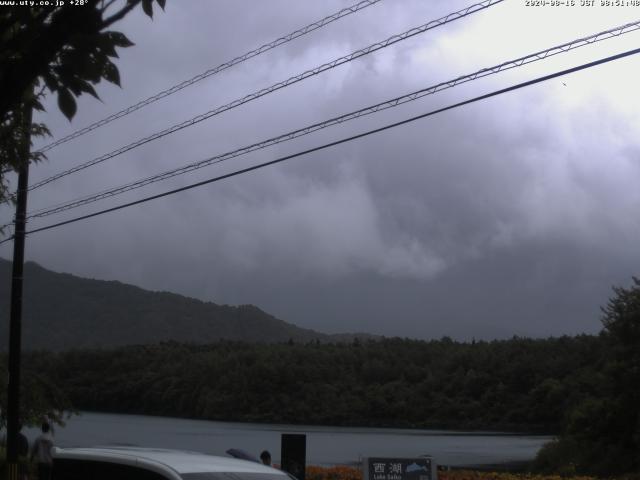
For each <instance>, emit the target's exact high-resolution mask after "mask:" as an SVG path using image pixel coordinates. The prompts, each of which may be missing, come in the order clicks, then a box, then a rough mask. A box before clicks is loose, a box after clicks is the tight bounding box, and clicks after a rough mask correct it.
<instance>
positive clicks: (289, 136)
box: [26, 20, 640, 219]
mask: <svg viewBox="0 0 640 480" xmlns="http://www.w3.org/2000/svg"><path fill="white" fill-rule="evenodd" d="M639 29H640V20H637V21H635V22H631V23H627V24H624V25H621V26H618V27H615V28H611V29H609V30H605V31H602V32H599V33H595V34H593V35H589V36H587V37H582V38H578V39H576V40H572V41H570V42H566V43H563V44H561V45H557V46H554V47H551V48H547V49H545V50H541V51H538V52H535V53H531V54H529V55H526V56H523V57H519V58H517V59H515V60H509V61H506V62H503V63H500V64H498V65H494V66H492V67H488V68H483V69H481V70H478V71H475V72H473V73H470V74H467V75H462V76H459V77H456V78H454V79H453V80H448V81H445V82H441V83H438V84H436V85H433V86H430V87H427V88H423V89H421V90H417V91H414V92H412V93H408V94H405V95H402V96H400V97H396V98H393V99H391V100H386V101H384V102H380V103H377V104H375V105H371V106H368V107H365V108H362V109H359V110H356V111H353V112H350V113H347V114H344V115H340V116H338V117H333V118H330V119H328V120H325V121H323V122H319V123H315V124H313V125H309V126H306V127H303V128H300V129H297V130H294V131H291V132H288V133H284V134H281V135H278V136H276V137H272V138H269V139H267V140H263V141H261V142H257V143H253V144H251V145H248V146H244V147H241V148H238V149H236V150H232V151H230V152H226V153H223V154H220V155H215V156H212V157H209V158H206V159H204V160H200V161H198V162H194V163H190V164H188V165H184V166H182V167H178V168H174V169H172V170H168V171H166V172H163V173H159V174H156V175H153V176H150V177H146V178H143V179H140V180H137V181H135V182H130V183H127V184H125V185H120V186H118V187H114V188H111V189H108V190H104V191H102V192H98V193H95V194H92V195H87V196H84V197H81V198H78V199H74V200H71V201H67V202H64V203H61V204H58V205H55V206H52V207H45V208H42V209H39V210H36V211H33V212H29V213H28V214H27V217H26V218H27V219H31V218H42V217H46V216H49V215H53V214H56V213H60V212H63V211H66V210H70V209H72V208H77V207H80V206H82V205H86V204H89V203H93V202H96V201H99V200H102V199H105V198H111V197H114V196H116V195H119V194H122V193H125V192H128V191H131V190H134V189H137V188H141V187H144V186H146V185H150V184H152V183H156V182H159V181H162V180H166V179H169V178H172V177H175V176H177V175H182V174H185V173H188V172H191V171H194V170H197V169H200V168H204V167H207V166H210V165H213V164H217V163H221V162H223V161H226V160H229V159H232V158H236V157H239V156H242V155H246V154H248V153H250V152H254V151H256V150H261V149H263V148H267V147H269V146H272V145H276V144H279V143H282V142H286V141H289V140H293V139H295V138H299V137H302V136H304V135H308V134H310V133H313V132H316V131H318V130H321V129H324V128H327V127H330V126H333V125H338V124H342V123H345V122H347V121H350V120H354V119H357V118H360V117H363V116H365V115H370V114H373V113H377V112H380V111H383V110H386V109H389V108H394V107H397V106H398V105H402V104H405V103H408V102H411V101H414V100H417V99H419V98H422V97H424V96H427V95H432V94H435V93H437V92H439V91H442V90H445V89H448V88H453V87H455V86H456V85H460V84H462V83H466V82H470V81H472V80H476V79H478V78H483V77H486V76H488V75H493V74H496V73H499V72H502V71H505V70H509V69H512V68H516V67H520V66H523V65H527V64H529V63H533V62H536V61H540V60H544V59H546V58H549V57H551V56H554V55H557V54H560V53H565V52H568V51H570V50H573V49H576V48H579V47H583V46H585V45H591V44H593V43H596V42H600V41H602V40H606V39H609V38H614V37H618V36H620V35H623V34H625V33H629V32H633V31H637V30H639Z"/></svg>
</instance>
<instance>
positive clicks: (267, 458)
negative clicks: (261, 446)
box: [260, 450, 271, 466]
mask: <svg viewBox="0 0 640 480" xmlns="http://www.w3.org/2000/svg"><path fill="white" fill-rule="evenodd" d="M260 460H261V461H262V463H263V464H264V465H268V466H271V454H270V453H269V450H263V451H262V453H261V454H260Z"/></svg>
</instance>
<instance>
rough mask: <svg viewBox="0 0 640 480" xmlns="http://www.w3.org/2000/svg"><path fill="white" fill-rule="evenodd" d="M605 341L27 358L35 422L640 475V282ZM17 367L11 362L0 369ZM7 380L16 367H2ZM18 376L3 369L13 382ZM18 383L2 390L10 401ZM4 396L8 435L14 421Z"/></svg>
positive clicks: (222, 346)
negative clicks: (506, 434)
mask: <svg viewBox="0 0 640 480" xmlns="http://www.w3.org/2000/svg"><path fill="white" fill-rule="evenodd" d="M614 291H615V296H614V297H613V298H612V299H611V300H610V301H609V303H608V304H607V305H606V307H605V308H604V309H603V319H602V321H603V327H604V328H603V330H602V332H601V333H600V334H599V335H578V336H574V337H569V336H564V337H560V338H547V339H528V338H518V337H514V338H512V339H510V340H501V341H497V340H496V341H490V342H486V341H478V342H476V341H472V342H466V343H461V342H456V341H453V340H451V339H450V338H446V337H445V338H442V339H440V340H432V341H419V340H409V339H400V338H391V339H381V340H376V341H373V340H369V341H360V340H358V339H356V340H354V341H353V342H351V343H337V344H322V343H320V342H319V341H311V342H306V343H299V342H298V343H296V342H294V341H293V340H291V341H289V342H285V343H279V344H251V343H243V342H231V341H221V342H217V343H214V344H208V345H196V344H186V343H178V342H164V343H160V344H155V345H139V346H128V347H120V348H115V349H108V350H74V351H66V352H58V353H55V352H46V351H39V352H31V353H28V354H26V355H25V357H24V361H23V363H24V372H23V378H24V379H25V381H24V382H23V383H24V389H23V417H24V418H23V420H25V422H26V423H30V422H31V423H33V422H35V421H38V420H39V419H38V418H37V417H38V416H39V415H40V416H41V415H42V414H43V413H47V414H48V415H50V416H52V417H53V418H54V420H55V419H57V420H61V419H62V413H63V412H64V411H67V410H70V409H73V408H75V409H78V410H88V411H101V412H114V413H131V414H147V415H163V416H176V417H190V418H200V419H208V420H222V421H239V422H268V423H292V424H320V425H335V426H376V427H381V426H388V427H392V426H393V427H409V428H447V429H465V430H468V429H470V430H473V429H482V430H502V431H519V432H531V433H534V432H538V433H553V434H556V435H557V439H556V440H555V441H553V442H551V443H549V444H548V445H547V446H545V447H544V448H543V449H542V451H541V452H540V453H539V455H538V458H537V459H536V463H535V468H537V469H539V470H541V471H547V472H561V473H566V474H574V473H591V474H598V475H611V474H620V473H628V472H639V471H640V387H639V385H640V280H639V279H635V278H634V284H633V286H632V287H631V288H629V289H625V288H615V289H614ZM0 362H3V363H5V365H6V356H4V357H0ZM0 367H3V366H2V365H0ZM4 374H6V368H0V376H1V375H4ZM5 386H6V379H2V378H0V389H4V388H5ZM5 393H6V392H4V391H2V390H0V399H2V405H0V426H2V425H1V423H2V421H3V420H4V418H3V415H4V412H5V411H6V410H5V409H4V408H3V406H4V402H5V401H6V395H5Z"/></svg>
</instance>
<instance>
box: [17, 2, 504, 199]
mask: <svg viewBox="0 0 640 480" xmlns="http://www.w3.org/2000/svg"><path fill="white" fill-rule="evenodd" d="M503 1H504V0H484V1H482V2H479V3H476V4H473V5H471V6H469V7H466V8H464V9H462V10H458V11H456V12H453V13H450V14H448V15H446V16H444V17H441V18H439V19H437V20H432V21H430V22H428V23H425V24H423V25H421V26H419V27H414V28H412V29H410V30H407V31H406V32H403V33H401V34H398V35H393V36H391V37H389V38H387V39H386V40H383V41H381V42H376V43H374V44H372V45H369V46H368V47H365V48H362V49H359V50H356V51H355V52H353V53H350V54H349V55H345V56H343V57H340V58H337V59H335V60H333V61H331V62H328V63H325V64H323V65H320V66H318V67H315V68H313V69H311V70H306V71H305V72H303V73H301V74H298V75H295V76H293V77H290V78H288V79H287V80H284V81H281V82H278V83H275V84H273V85H271V86H270V87H267V88H263V89H262V90H259V91H257V92H254V93H251V94H249V95H246V96H244V97H242V98H239V99H236V100H234V101H232V102H230V103H228V104H226V105H222V106H220V107H217V108H215V109H213V110H210V111H208V112H206V113H203V114H200V115H198V116H196V117H193V118H191V119H189V120H186V121H184V122H182V123H179V124H176V125H173V126H171V127H169V128H166V129H165V130H162V131H160V132H156V133H154V134H152V135H150V136H148V137H144V138H142V139H139V140H137V141H135V142H133V143H130V144H128V145H125V146H123V147H121V148H119V149H117V150H114V151H112V152H110V153H107V154H105V155H101V156H100V157H97V158H94V159H93V160H89V161H88V162H85V163H83V164H80V165H77V166H75V167H73V168H70V169H68V170H65V171H63V172H60V173H58V174H55V175H53V176H51V177H48V178H45V179H44V180H41V181H39V182H37V183H35V184H33V185H31V186H29V190H30V191H31V190H34V189H36V188H40V187H42V186H44V185H47V184H48V183H51V182H53V181H55V180H58V179H59V178H62V177H65V176H67V175H70V174H72V173H75V172H78V171H80V170H84V169H86V168H89V167H91V166H93V165H96V164H98V163H102V162H104V161H106V160H108V159H111V158H114V157H116V156H118V155H121V154H123V153H125V152H128V151H130V150H133V149H134V148H137V147H139V146H142V145H145V144H147V143H149V142H151V141H153V140H157V139H159V138H162V137H164V136H166V135H169V134H171V133H175V132H177V131H179V130H182V129H183V128H187V127H190V126H192V125H195V124H197V123H199V122H202V121H204V120H207V119H209V118H211V117H213V116H214V115H218V114H220V113H223V112H226V111H227V110H231V109H232V108H235V107H238V106H240V105H243V104H245V103H248V102H250V101H253V100H256V99H258V98H261V97H263V96H265V95H268V94H270V93H273V92H275V91H277V90H280V89H282V88H285V87H288V86H290V85H293V84H294V83H297V82H300V81H302V80H305V79H307V78H309V77H313V76H315V75H318V74H320V73H323V72H325V71H328V70H331V69H333V68H335V67H337V66H339V65H343V64H345V63H348V62H351V61H352V60H355V59H356V58H360V57H363V56H365V55H368V54H370V53H373V52H376V51H378V50H381V49H383V48H386V47H388V46H390V45H393V44H395V43H398V42H401V41H403V40H406V39H408V38H411V37H413V36H415V35H419V34H421V33H424V32H426V31H429V30H432V29H434V28H436V27H439V26H442V25H445V24H447V23H450V22H453V21H455V20H458V19H460V18H464V17H466V16H468V15H471V14H473V13H476V12H479V11H481V10H485V9H487V8H489V7H491V6H493V5H496V4H498V3H501V2H503Z"/></svg>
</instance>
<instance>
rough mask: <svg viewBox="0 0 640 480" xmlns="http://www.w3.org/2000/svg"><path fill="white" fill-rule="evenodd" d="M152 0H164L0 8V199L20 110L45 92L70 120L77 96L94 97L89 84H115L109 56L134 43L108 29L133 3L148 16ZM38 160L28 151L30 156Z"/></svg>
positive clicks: (13, 165)
mask: <svg viewBox="0 0 640 480" xmlns="http://www.w3.org/2000/svg"><path fill="white" fill-rule="evenodd" d="M154 1H155V2H156V3H157V4H158V5H159V6H160V7H161V8H162V9H164V6H165V0H127V1H126V2H124V3H119V2H115V0H108V1H105V0H88V1H87V2H86V4H85V5H83V6H70V5H67V6H63V7H57V8H56V7H50V6H33V7H20V8H5V9H2V10H0V32H1V33H0V92H2V95H0V203H2V202H6V201H8V200H9V197H8V196H7V183H6V179H5V174H7V173H8V172H10V171H14V170H17V169H18V167H19V163H20V160H19V158H20V156H19V155H16V152H17V151H19V149H20V148H22V145H23V144H24V140H23V139H24V132H25V128H24V127H22V126H21V125H22V123H21V122H23V118H24V117H23V112H24V111H25V109H27V108H35V109H36V110H42V109H43V107H42V104H41V103H40V101H39V97H40V95H41V94H44V93H45V92H46V91H48V92H50V93H55V94H56V95H57V99H58V107H59V108H60V111H61V112H62V113H63V114H64V115H65V116H66V117H67V118H68V119H69V120H71V119H72V118H73V116H74V115H75V114H76V112H77V104H76V98H78V97H79V96H80V95H82V94H89V95H91V96H93V97H95V98H98V94H97V93H96V90H95V88H94V85H96V84H98V83H99V82H100V81H101V80H103V79H104V80H106V81H108V82H111V83H114V84H116V85H120V73H119V71H118V68H117V67H116V65H115V64H114V63H113V60H112V59H114V58H117V57H118V54H117V51H116V49H117V48H126V47H130V46H132V45H133V43H132V42H131V41H130V40H129V39H128V38H127V37H126V36H125V35H124V34H122V33H120V32H114V31H110V30H108V29H109V28H110V27H111V26H112V25H113V24H114V23H116V22H117V21H119V20H121V19H122V18H124V17H125V16H126V15H127V14H128V13H129V12H131V11H132V10H133V9H135V8H136V7H138V5H141V6H142V9H143V11H144V13H145V14H146V15H148V16H149V17H152V16H153V3H154ZM116 3H117V5H118V6H117V7H116ZM34 89H35V90H36V91H38V89H39V90H40V91H39V94H36V95H34ZM31 134H32V135H34V136H41V135H46V134H48V130H47V129H46V126H45V125H42V124H37V125H35V126H34V127H33V128H32V131H31ZM42 158H44V157H43V155H42V154H39V155H32V156H31V158H30V159H29V160H30V161H38V160H41V159H42Z"/></svg>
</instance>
